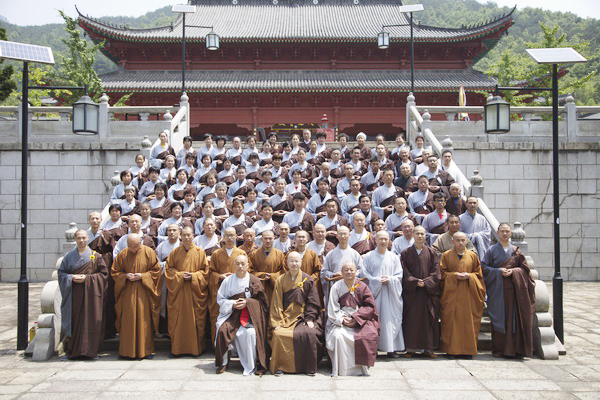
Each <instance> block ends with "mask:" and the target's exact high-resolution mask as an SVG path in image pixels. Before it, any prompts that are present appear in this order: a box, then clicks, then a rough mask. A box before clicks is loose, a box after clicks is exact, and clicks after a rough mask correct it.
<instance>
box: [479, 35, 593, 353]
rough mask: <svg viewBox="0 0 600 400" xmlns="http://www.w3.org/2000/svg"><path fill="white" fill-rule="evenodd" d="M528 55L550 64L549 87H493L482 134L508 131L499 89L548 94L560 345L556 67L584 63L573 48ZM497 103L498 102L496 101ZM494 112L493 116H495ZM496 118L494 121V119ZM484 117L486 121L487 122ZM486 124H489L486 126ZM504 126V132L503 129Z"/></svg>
mask: <svg viewBox="0 0 600 400" xmlns="http://www.w3.org/2000/svg"><path fill="white" fill-rule="evenodd" d="M526 51H527V53H528V54H529V56H531V58H533V59H534V60H535V62H537V63H538V64H552V87H551V88H532V87H498V86H496V97H494V98H492V100H491V101H488V103H487V104H486V105H485V117H486V118H485V131H486V133H504V132H508V131H509V130H510V105H508V106H507V112H502V113H501V114H500V112H498V113H496V111H495V108H496V107H497V105H498V101H497V99H499V96H498V91H499V90H516V91H523V90H531V91H548V90H551V91H552V181H553V182H552V183H553V185H552V186H553V208H554V219H553V228H554V230H553V232H554V276H553V278H552V300H553V301H552V306H553V319H554V321H553V323H554V332H555V333H556V336H557V337H558V339H559V340H560V341H561V343H563V344H564V342H565V339H564V326H563V325H564V323H563V322H564V321H563V279H562V276H561V274H560V190H559V182H560V180H559V159H558V156H559V149H558V64H574V63H582V62H586V61H587V60H586V59H585V58H584V57H583V56H582V55H581V54H579V53H578V52H577V51H575V50H574V49H572V48H570V47H567V48H552V49H527V50H526ZM500 100H501V99H500ZM495 113H496V114H495ZM495 116H496V118H494V117H495ZM488 117H489V118H490V120H489V121H488ZM488 123H489V124H488ZM507 126H508V129H506V127H507Z"/></svg>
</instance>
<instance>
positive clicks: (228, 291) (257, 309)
mask: <svg viewBox="0 0 600 400" xmlns="http://www.w3.org/2000/svg"><path fill="white" fill-rule="evenodd" d="M234 258H235V257H234ZM246 276H247V277H248V278H249V279H248V286H247V287H246V288H245V289H242V290H240V291H237V292H235V293H233V291H234V290H232V289H234V288H235V287H236V286H240V282H241V281H243V279H244V278H242V279H240V278H238V276H237V275H236V274H233V275H230V276H229V277H227V278H225V280H224V282H223V287H221V288H220V289H219V299H221V300H220V304H222V305H221V307H220V309H221V313H220V314H219V319H218V325H219V326H218V328H217V329H218V330H217V337H216V341H215V365H216V366H217V367H220V366H222V365H223V360H224V357H225V354H226V353H227V351H228V350H229V346H230V345H231V344H233V342H234V340H235V338H236V334H237V331H238V329H240V327H241V326H242V322H241V317H242V310H236V309H235V308H233V307H232V306H231V305H227V304H225V303H228V302H229V301H231V300H234V301H235V300H237V299H240V298H243V299H245V300H246V308H245V310H247V311H248V316H247V321H248V323H250V324H251V325H250V326H251V327H253V328H254V329H255V332H256V355H257V358H258V364H259V365H258V366H257V368H256V370H257V371H259V372H264V371H266V370H267V366H268V358H267V352H268V340H267V329H268V326H267V325H268V322H267V312H268V307H269V303H267V297H266V295H265V291H264V289H263V285H262V283H261V281H260V280H259V279H258V278H257V277H256V276H254V275H252V274H249V273H247V274H246ZM246 290H249V293H250V296H249V297H248V296H247V295H246ZM252 367H253V366H250V367H249V368H248V369H250V368H252ZM246 372H247V373H250V371H244V373H246Z"/></svg>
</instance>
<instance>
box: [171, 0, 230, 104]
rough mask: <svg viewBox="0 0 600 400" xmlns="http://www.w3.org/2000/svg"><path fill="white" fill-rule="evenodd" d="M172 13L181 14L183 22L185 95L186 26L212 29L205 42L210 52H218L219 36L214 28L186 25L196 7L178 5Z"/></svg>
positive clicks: (182, 52)
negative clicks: (186, 16)
mask: <svg viewBox="0 0 600 400" xmlns="http://www.w3.org/2000/svg"><path fill="white" fill-rule="evenodd" d="M171 11H172V12H177V13H181V16H182V21H181V28H182V36H183V41H182V45H181V93H185V28H186V26H187V27H189V28H203V29H210V32H209V33H208V34H207V35H206V36H205V38H204V41H205V42H206V48H207V49H208V50H218V49H219V40H220V38H219V35H217V34H216V33H215V32H214V30H213V27H212V26H202V25H186V24H185V15H186V14H193V13H195V12H196V6H193V5H187V4H176V5H174V6H173V8H172V9H171Z"/></svg>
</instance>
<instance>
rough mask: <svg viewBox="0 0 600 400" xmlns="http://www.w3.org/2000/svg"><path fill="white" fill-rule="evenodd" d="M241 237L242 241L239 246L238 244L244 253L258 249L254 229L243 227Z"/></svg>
mask: <svg viewBox="0 0 600 400" xmlns="http://www.w3.org/2000/svg"><path fill="white" fill-rule="evenodd" d="M238 237H239V236H238ZM242 238H243V239H242V240H243V243H242V244H241V245H240V246H238V248H239V249H240V250H244V251H245V252H246V254H248V255H250V253H252V252H253V251H254V250H256V249H258V246H257V245H256V231H255V230H254V229H252V228H246V229H244V232H243V233H242Z"/></svg>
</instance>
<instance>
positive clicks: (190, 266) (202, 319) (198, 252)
mask: <svg viewBox="0 0 600 400" xmlns="http://www.w3.org/2000/svg"><path fill="white" fill-rule="evenodd" d="M193 240H194V229H193V228H192V227H190V226H186V227H185V228H183V231H182V232H181V246H179V247H178V248H176V249H175V250H173V251H172V252H171V254H170V255H169V257H168V258H167V262H166V264H165V283H166V285H167V290H168V293H167V308H168V314H167V315H168V316H169V337H170V338H171V353H172V354H173V355H181V354H190V355H194V356H198V355H200V354H202V352H203V351H204V349H205V348H206V343H205V340H204V332H205V328H206V312H207V305H208V283H207V282H206V274H207V272H208V261H207V258H206V254H205V253H204V250H202V249H201V248H200V247H198V246H196V245H195V244H194V242H193Z"/></svg>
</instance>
